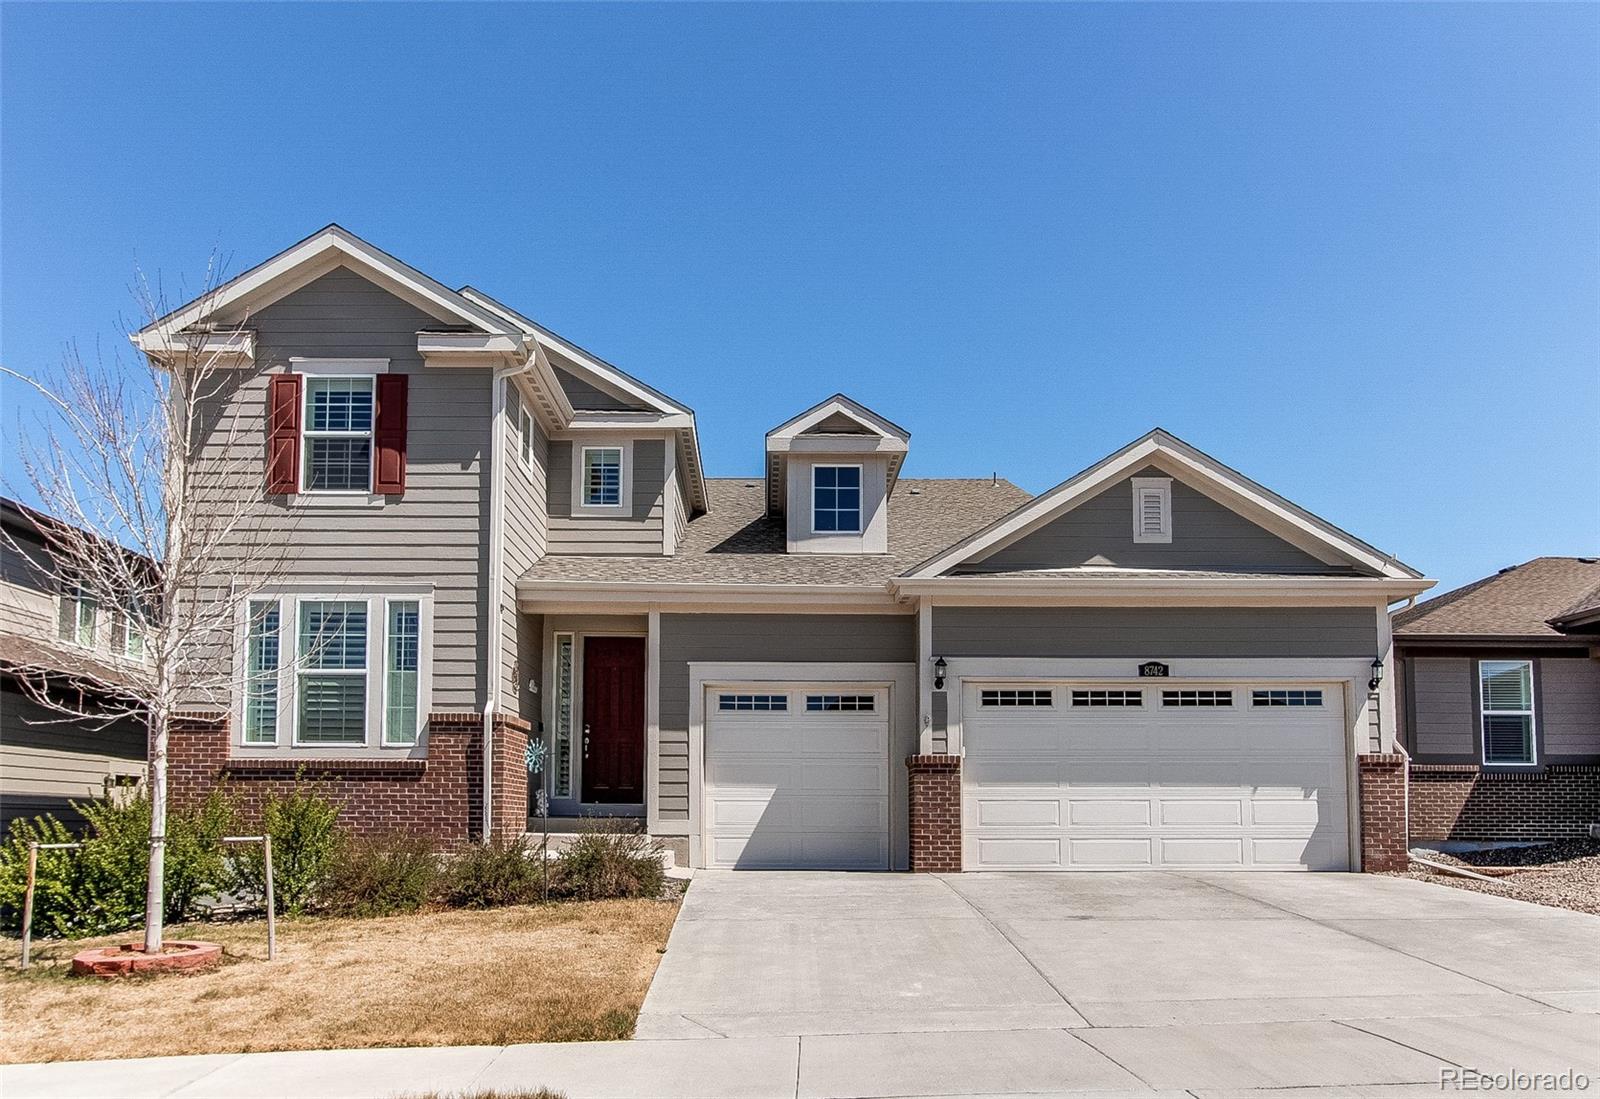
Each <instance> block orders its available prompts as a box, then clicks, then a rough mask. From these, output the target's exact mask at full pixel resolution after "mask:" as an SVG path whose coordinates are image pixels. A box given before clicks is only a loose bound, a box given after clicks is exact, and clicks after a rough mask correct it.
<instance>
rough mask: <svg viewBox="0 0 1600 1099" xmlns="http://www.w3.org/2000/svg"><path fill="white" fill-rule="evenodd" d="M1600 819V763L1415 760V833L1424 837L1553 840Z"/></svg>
mask: <svg viewBox="0 0 1600 1099" xmlns="http://www.w3.org/2000/svg"><path fill="white" fill-rule="evenodd" d="M1596 823H1600V766H1594V765H1564V764H1554V765H1551V766H1549V767H1544V768H1542V769H1539V770H1535V771H1482V770H1480V769H1479V768H1477V767H1476V766H1474V765H1472V764H1438V763H1413V764H1412V765H1411V835H1412V838H1414V839H1423V840H1554V839H1562V838H1565V837H1569V836H1583V835H1587V834H1588V829H1589V825H1590V824H1596Z"/></svg>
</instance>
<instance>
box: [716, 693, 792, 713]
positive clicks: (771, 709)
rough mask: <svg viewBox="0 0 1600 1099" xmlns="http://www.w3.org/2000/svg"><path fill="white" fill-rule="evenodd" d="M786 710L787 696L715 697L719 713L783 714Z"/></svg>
mask: <svg viewBox="0 0 1600 1099" xmlns="http://www.w3.org/2000/svg"><path fill="white" fill-rule="evenodd" d="M788 709H789V696H788V695H774V694H725V695H719V696H718V697H717V710H718V711H719V712H721V713H784V712H786V711H787V710H788Z"/></svg>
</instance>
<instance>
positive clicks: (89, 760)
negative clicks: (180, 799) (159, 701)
mask: <svg viewBox="0 0 1600 1099" xmlns="http://www.w3.org/2000/svg"><path fill="white" fill-rule="evenodd" d="M50 522H52V520H50V519H47V518H46V517H44V516H41V515H40V514H39V513H38V512H36V511H34V510H33V509H31V508H27V507H23V506H22V505H20V504H18V503H17V502H16V501H15V500H10V499H0V835H3V834H4V833H5V832H6V831H9V830H10V828H11V822H12V821H13V820H15V819H17V818H18V817H35V816H39V815H41V814H44V813H50V814H53V815H54V816H56V817H57V819H59V820H61V822H62V823H64V824H67V825H69V826H74V827H75V826H77V825H79V824H81V823H82V818H81V817H80V816H79V815H78V813H77V812H76V811H75V810H74V809H73V808H72V803H73V802H83V801H89V800H91V799H93V798H97V797H100V796H102V795H104V794H105V793H106V789H107V787H108V786H110V787H117V788H123V787H132V786H136V785H138V784H139V783H140V782H142V781H143V779H144V772H145V728H144V725H143V724H142V723H141V722H139V721H136V720H132V719H129V718H118V719H116V720H105V721H102V720H95V719H87V718H71V717H69V716H67V715H66V714H64V713H63V712H61V711H59V710H55V709H52V708H50V707H49V706H46V705H44V704H43V702H42V701H41V698H42V697H43V698H49V697H51V696H52V695H53V694H54V693H56V692H68V697H67V699H66V701H68V702H69V703H71V704H72V705H74V706H75V707H80V708H83V709H88V710H92V709H94V708H95V707H94V702H95V698H96V697H97V692H96V687H97V686H98V687H99V688H101V689H102V690H103V692H106V693H110V692H115V691H116V689H117V687H118V685H119V684H122V683H125V682H126V681H127V680H128V678H129V676H130V672H131V671H132V669H133V667H134V666H135V665H136V664H137V663H138V662H139V661H140V660H142V659H143V641H142V638H141V637H140V634H139V632H138V630H137V629H136V628H135V629H130V628H129V626H130V623H129V620H128V618H127V616H125V615H123V614H121V613H120V612H119V611H118V610H117V608H114V607H100V606H98V605H96V603H95V601H94V600H93V599H90V598H86V597H85V596H84V595H83V594H82V593H81V592H79V591H78V590H77V589H75V588H74V587H72V586H71V585H70V584H68V583H65V582H64V580H63V578H62V576H61V575H60V570H59V569H58V568H57V567H56V563H55V561H54V559H53V558H52V556H51V553H50V539H49V537H48V536H47V534H46V532H45V529H44V527H45V525H47V524H49V523H50ZM101 697H103V694H102V695H101ZM84 703H87V706H84V705H83V704H84ZM119 709H120V707H119Z"/></svg>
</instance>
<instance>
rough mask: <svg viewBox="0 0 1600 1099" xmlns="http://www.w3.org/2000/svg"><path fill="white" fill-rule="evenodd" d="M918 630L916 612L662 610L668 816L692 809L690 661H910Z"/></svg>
mask: <svg viewBox="0 0 1600 1099" xmlns="http://www.w3.org/2000/svg"><path fill="white" fill-rule="evenodd" d="M916 633H917V622H916V618H915V617H914V616H912V615H900V614H852V615H847V614H784V615H769V614H663V615H662V616H661V740H660V745H661V771H660V790H659V798H658V805H659V808H660V813H661V817H662V819H663V820H687V819H688V815H689V664H690V662H691V661H693V662H700V661H733V660H742V661H764V662H782V661H793V662H803V663H826V662H829V661H864V662H874V663H882V662H905V661H912V660H915V659H916V653H917V645H916Z"/></svg>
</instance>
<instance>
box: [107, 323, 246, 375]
mask: <svg viewBox="0 0 1600 1099" xmlns="http://www.w3.org/2000/svg"><path fill="white" fill-rule="evenodd" d="M136 342H137V341H136ZM139 350H141V351H143V352H144V353H145V354H147V355H149V356H150V357H151V358H154V359H156V360H158V361H165V360H169V359H171V358H173V357H176V356H183V357H190V356H192V357H193V358H195V359H197V360H199V361H201V362H205V363H209V364H212V365H215V366H218V367H230V366H249V365H250V364H252V363H253V362H255V358H256V333H255V329H253V328H243V327H241V328H225V329H219V330H217V331H214V332H201V331H192V332H178V331H162V332H153V333H151V334H150V337H149V338H148V339H147V340H144V341H143V342H139Z"/></svg>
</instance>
